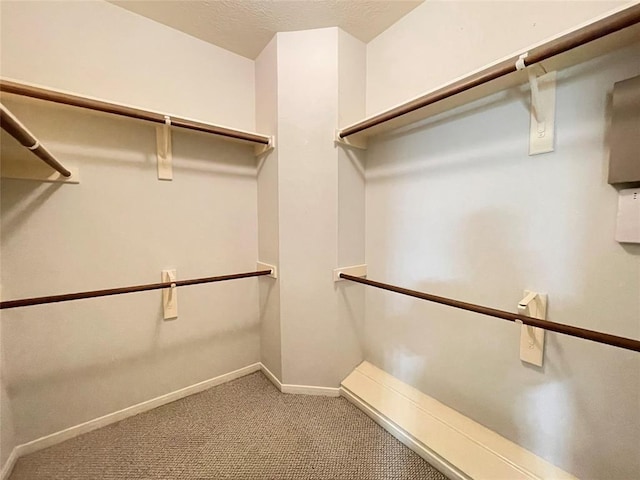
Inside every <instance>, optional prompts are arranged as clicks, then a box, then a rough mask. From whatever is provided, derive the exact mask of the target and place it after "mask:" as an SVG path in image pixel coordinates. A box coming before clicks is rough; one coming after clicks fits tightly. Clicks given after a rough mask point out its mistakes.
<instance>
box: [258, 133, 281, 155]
mask: <svg viewBox="0 0 640 480" xmlns="http://www.w3.org/2000/svg"><path fill="white" fill-rule="evenodd" d="M274 148H276V137H275V136H274V135H271V136H270V137H269V143H267V144H266V145H265V144H260V145H256V146H255V147H254V153H255V156H256V157H259V156H260V155H264V154H265V153H268V152H270V151H271V150H273V149H274Z"/></svg>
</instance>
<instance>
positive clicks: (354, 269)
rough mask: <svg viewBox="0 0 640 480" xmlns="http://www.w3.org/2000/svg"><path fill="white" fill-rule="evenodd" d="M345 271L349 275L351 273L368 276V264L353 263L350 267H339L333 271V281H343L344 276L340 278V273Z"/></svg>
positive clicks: (352, 274) (357, 275) (354, 275)
mask: <svg viewBox="0 0 640 480" xmlns="http://www.w3.org/2000/svg"><path fill="white" fill-rule="evenodd" d="M341 273H345V274H347V275H351V276H352V277H366V276H367V265H366V264H362V265H351V266H349V267H338V268H336V269H335V270H334V271H333V281H334V282H342V281H344V279H343V278H340V274H341Z"/></svg>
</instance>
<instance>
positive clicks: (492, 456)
mask: <svg viewBox="0 0 640 480" xmlns="http://www.w3.org/2000/svg"><path fill="white" fill-rule="evenodd" d="M342 393H343V395H344V396H345V397H346V398H347V399H349V400H351V401H352V402H354V404H355V405H356V406H358V407H360V408H362V409H363V410H364V411H365V412H366V413H367V414H368V415H369V416H371V417H372V418H373V419H374V420H376V421H377V422H378V423H379V424H380V425H381V426H382V427H383V428H385V429H386V430H388V431H389V433H391V434H392V435H394V436H396V437H397V438H398V439H399V440H400V441H402V442H403V443H405V442H406V441H409V443H405V444H406V445H407V446H409V447H410V448H412V449H413V450H414V451H416V453H418V454H419V455H421V456H423V457H424V458H426V459H427V460H428V461H432V459H433V458H435V464H436V468H439V467H446V468H447V471H446V472H444V473H445V474H447V475H451V476H452V478H455V479H459V478H509V479H512V480H516V479H522V480H525V479H526V480H532V479H545V478H552V479H556V480H560V479H563V480H575V477H574V476H572V475H570V474H569V473H567V472H565V471H563V470H561V469H560V468H558V467H556V466H555V465H553V464H551V463H549V462H547V461H546V460H544V459H542V458H540V457H538V456H536V455H535V454H533V453H532V452H530V451H528V450H526V449H524V448H522V447H521V446H519V445H517V444H515V443H513V442H511V441H509V440H507V439H506V438H504V437H502V436H500V435H498V434H497V433H496V432H494V431H492V430H489V429H488V428H486V427H484V426H482V425H480V424H479V423H477V422H475V421H473V420H472V419H470V418H468V417H465V416H464V415H462V414H460V413H458V412H456V411H455V410H453V409H452V408H449V407H447V406H446V405H444V404H442V403H440V402H438V401H437V400H435V399H434V398H431V397H429V396H428V395H425V394H424V393H422V392H420V391H419V390H417V389H415V388H413V387H411V386H410V385H407V384H406V383H403V382H401V381H400V380H398V379H397V378H395V377H393V376H391V375H389V374H388V373H386V372H384V371H383V370H380V369H379V368H377V367H375V366H374V365H372V364H370V363H368V362H363V363H362V364H360V365H359V366H358V367H357V368H356V369H355V370H354V371H353V372H352V373H351V374H350V375H349V376H348V377H347V378H345V379H344V381H343V382H342ZM363 407H365V408H363ZM454 466H455V467H454Z"/></svg>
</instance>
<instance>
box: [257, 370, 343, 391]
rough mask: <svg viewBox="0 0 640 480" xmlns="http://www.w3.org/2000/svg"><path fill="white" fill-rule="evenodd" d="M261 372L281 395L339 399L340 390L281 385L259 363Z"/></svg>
mask: <svg viewBox="0 0 640 480" xmlns="http://www.w3.org/2000/svg"><path fill="white" fill-rule="evenodd" d="M260 365H261V370H262V373H264V374H265V376H266V377H267V378H268V379H269V380H271V383H273V384H274V385H275V386H276V388H277V389H278V390H280V391H281V392H282V393H289V394H294V395H319V396H323V397H339V396H340V389H339V388H333V387H317V386H315V385H292V384H290V383H282V382H281V381H280V380H278V377H276V376H275V375H274V374H273V373H272V372H271V370H269V369H268V368H267V367H266V366H265V364H264V363H261V364H260Z"/></svg>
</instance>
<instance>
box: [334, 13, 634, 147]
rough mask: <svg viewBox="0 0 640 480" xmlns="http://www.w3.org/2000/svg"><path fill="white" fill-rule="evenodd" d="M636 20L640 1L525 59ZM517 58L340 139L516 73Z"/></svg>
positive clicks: (365, 123) (356, 126)
mask: <svg viewBox="0 0 640 480" xmlns="http://www.w3.org/2000/svg"><path fill="white" fill-rule="evenodd" d="M636 23H640V4H637V5H634V6H632V7H629V8H627V9H625V10H623V11H621V12H618V13H616V14H614V15H611V16H609V17H607V18H604V19H602V20H599V21H597V22H594V23H592V24H591V25H587V26H586V27H583V28H581V29H578V30H576V31H574V32H571V33H568V34H566V35H563V36H562V37H559V38H557V39H556V40H553V41H551V42H549V43H547V44H545V45H541V46H539V47H537V48H534V49H532V50H530V51H529V52H528V53H529V54H528V56H527V58H526V59H525V62H526V64H527V65H531V64H534V63H539V62H541V61H543V60H547V59H549V58H551V57H554V56H556V55H559V54H561V53H564V52H567V51H569V50H572V49H574V48H576V47H579V46H582V45H585V44H587V43H589V42H592V41H594V40H598V39H599V38H602V37H605V36H607V35H610V34H612V33H615V32H617V31H619V30H623V29H625V28H627V27H630V26H633V25H635V24H636ZM517 60H518V57H514V58H512V59H510V60H505V61H504V62H500V63H498V64H496V65H494V66H492V67H489V68H487V69H486V70H483V71H481V72H478V73H476V74H474V75H471V76H469V77H467V78H463V79H462V80H459V81H458V82H455V83H452V84H451V85H447V86H445V87H442V88H440V89H438V90H435V91H434V92H431V93H429V94H427V95H425V96H422V97H420V98H417V99H415V100H413V101H410V102H407V103H405V104H403V105H400V106H399V107H395V108H392V109H390V110H387V111H385V112H382V113H380V114H379V115H375V116H373V117H371V118H368V119H366V120H363V121H361V122H358V123H356V124H354V125H351V126H350V127H347V128H344V129H342V130H340V132H338V135H339V136H340V138H345V137H348V136H349V135H354V134H356V133H360V132H362V131H364V130H367V129H369V128H371V127H375V126H376V125H380V124H381V123H385V122H388V121H389V120H393V119H395V118H398V117H401V116H402V115H406V114H407V113H411V112H414V111H416V110H419V109H421V108H423V107H426V106H428V105H431V104H433V103H436V102H439V101H441V100H444V99H446V98H449V97H452V96H454V95H457V94H459V93H462V92H465V91H467V90H471V89H472V88H474V87H478V86H480V85H482V84H485V83H488V82H490V81H492V80H495V79H497V78H500V77H503V76H505V75H508V74H510V73H513V72H515V71H516V70H517V69H516V66H515V64H516V61H517Z"/></svg>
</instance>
